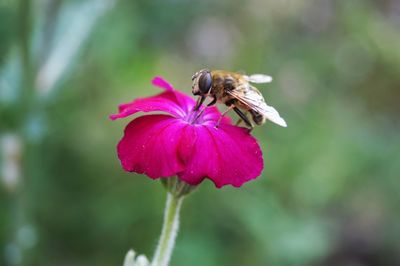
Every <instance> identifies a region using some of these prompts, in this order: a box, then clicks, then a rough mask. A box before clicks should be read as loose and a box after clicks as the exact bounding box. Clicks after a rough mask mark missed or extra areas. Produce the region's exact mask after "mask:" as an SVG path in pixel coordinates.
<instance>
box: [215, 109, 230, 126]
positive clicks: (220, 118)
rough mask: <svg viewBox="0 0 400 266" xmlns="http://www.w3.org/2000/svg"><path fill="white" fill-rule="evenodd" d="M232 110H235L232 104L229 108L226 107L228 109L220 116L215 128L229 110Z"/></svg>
mask: <svg viewBox="0 0 400 266" xmlns="http://www.w3.org/2000/svg"><path fill="white" fill-rule="evenodd" d="M234 108H235V106H234V105H233V104H232V105H230V106H229V107H228V109H226V110H225V111H224V112H223V113H222V114H221V116H220V117H219V119H218V122H217V124H216V125H215V127H219V124H220V123H221V120H222V118H223V117H224V116H225V115H226V114H227V113H228V112H229V111H230V110H232V109H234Z"/></svg>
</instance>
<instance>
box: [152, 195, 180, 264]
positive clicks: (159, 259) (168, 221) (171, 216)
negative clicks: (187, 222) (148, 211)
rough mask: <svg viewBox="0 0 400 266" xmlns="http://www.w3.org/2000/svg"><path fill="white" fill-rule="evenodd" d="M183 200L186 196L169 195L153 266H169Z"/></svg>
mask: <svg viewBox="0 0 400 266" xmlns="http://www.w3.org/2000/svg"><path fill="white" fill-rule="evenodd" d="M183 198H184V196H182V195H179V194H178V195H176V194H175V195H174V194H172V193H171V192H168V194H167V202H166V205H165V212H164V222H163V227H162V231H161V236H160V240H159V242H158V245H157V249H156V252H155V255H154V258H153V261H152V263H151V265H152V266H168V263H169V261H170V259H171V255H172V250H173V248H174V245H175V239H176V236H177V233H178V228H179V211H180V209H181V206H182V201H183Z"/></svg>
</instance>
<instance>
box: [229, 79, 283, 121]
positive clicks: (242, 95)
mask: <svg viewBox="0 0 400 266" xmlns="http://www.w3.org/2000/svg"><path fill="white" fill-rule="evenodd" d="M227 93H228V94H230V95H231V96H232V97H234V98H235V99H237V100H239V101H240V102H241V103H242V104H244V105H246V106H248V107H249V108H250V109H252V110H255V111H257V112H259V113H261V114H263V115H264V116H265V117H266V118H267V119H268V120H270V121H272V122H274V123H275V124H277V125H280V126H282V127H287V124H286V122H285V120H284V119H283V118H282V117H281V116H280V115H279V113H278V111H277V110H276V109H275V108H274V107H272V106H269V105H267V103H266V102H265V100H264V97H263V96H262V95H261V93H260V92H259V91H258V90H257V89H256V88H254V87H252V86H251V85H249V84H248V85H242V86H239V87H237V88H236V89H234V90H231V91H227Z"/></svg>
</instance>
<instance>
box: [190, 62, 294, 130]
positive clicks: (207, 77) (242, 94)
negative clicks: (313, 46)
mask: <svg viewBox="0 0 400 266" xmlns="http://www.w3.org/2000/svg"><path fill="white" fill-rule="evenodd" d="M192 81H193V85H192V93H193V95H197V96H199V98H198V100H197V103H196V106H195V107H194V109H195V110H196V111H197V110H198V109H199V108H200V106H201V105H202V104H203V102H204V101H205V99H206V98H207V97H211V98H212V101H211V102H210V103H209V104H208V105H207V106H212V105H214V104H216V103H217V102H219V103H223V104H225V105H226V106H227V107H228V109H227V110H226V111H225V112H223V113H222V115H221V117H220V119H219V121H218V123H217V126H218V125H219V123H220V121H221V119H222V117H223V116H224V115H226V114H227V113H228V112H229V111H230V110H232V109H233V110H234V111H235V112H236V113H237V114H238V115H239V117H240V119H239V121H238V123H237V125H238V124H240V123H241V122H242V121H243V122H244V123H245V124H246V125H247V126H248V127H249V128H250V130H252V129H253V128H254V125H253V123H252V122H251V121H250V119H249V117H248V113H250V115H251V118H252V121H253V122H254V123H255V124H256V125H262V124H264V123H265V122H266V120H270V121H272V122H273V123H275V124H278V125H280V126H282V127H286V126H287V124H286V122H285V120H284V119H283V118H282V117H281V116H280V115H279V113H278V111H277V110H276V109H275V108H274V107H272V106H269V105H267V104H266V102H265V100H264V97H263V96H262V94H261V93H260V92H259V91H258V89H257V88H256V87H254V86H253V85H251V84H250V83H269V82H271V81H272V78H271V77H270V76H267V75H263V74H254V75H250V76H247V75H244V74H240V73H235V72H230V71H225V70H211V71H210V70H208V69H202V70H200V71H198V72H197V73H195V74H194V75H193V76H192Z"/></svg>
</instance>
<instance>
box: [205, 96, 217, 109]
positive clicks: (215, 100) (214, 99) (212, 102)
mask: <svg viewBox="0 0 400 266" xmlns="http://www.w3.org/2000/svg"><path fill="white" fill-rule="evenodd" d="M216 102H217V97H214V98H213V100H212V101H211V102H210V103H209V104H207V107H208V106H211V105H214V104H215V103H216Z"/></svg>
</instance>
